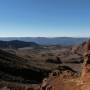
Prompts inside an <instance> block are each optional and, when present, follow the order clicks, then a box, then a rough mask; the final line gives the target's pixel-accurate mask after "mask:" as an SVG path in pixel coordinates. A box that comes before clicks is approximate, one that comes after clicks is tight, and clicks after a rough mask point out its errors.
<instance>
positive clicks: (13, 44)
mask: <svg viewBox="0 0 90 90" xmlns="http://www.w3.org/2000/svg"><path fill="white" fill-rule="evenodd" d="M31 46H38V44H36V43H34V42H25V41H19V40H12V41H0V48H23V47H31Z"/></svg>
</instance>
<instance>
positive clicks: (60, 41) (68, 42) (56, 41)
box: [0, 37, 87, 45]
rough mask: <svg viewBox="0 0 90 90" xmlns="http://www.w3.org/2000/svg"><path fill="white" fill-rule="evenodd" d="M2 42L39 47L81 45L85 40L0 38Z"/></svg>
mask: <svg viewBox="0 0 90 90" xmlns="http://www.w3.org/2000/svg"><path fill="white" fill-rule="evenodd" d="M0 40H2V41H11V40H20V41H24V42H35V43H37V44H40V45H76V44H81V43H83V42H84V41H86V40H87V38H73V37H52V38H51V37H1V38H0Z"/></svg>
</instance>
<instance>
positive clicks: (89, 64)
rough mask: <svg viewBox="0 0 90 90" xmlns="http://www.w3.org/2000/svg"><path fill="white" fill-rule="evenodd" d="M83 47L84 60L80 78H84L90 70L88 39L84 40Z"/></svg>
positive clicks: (89, 42)
mask: <svg viewBox="0 0 90 90" xmlns="http://www.w3.org/2000/svg"><path fill="white" fill-rule="evenodd" d="M83 49H84V53H83V57H84V62H83V66H82V78H85V77H86V76H87V74H89V72H90V39H89V40H88V41H87V42H86V44H85V45H84V47H83Z"/></svg>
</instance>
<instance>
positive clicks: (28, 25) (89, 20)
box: [0, 0, 90, 37]
mask: <svg viewBox="0 0 90 90" xmlns="http://www.w3.org/2000/svg"><path fill="white" fill-rule="evenodd" d="M4 36H5V37H9V36H10V37H12V36H13V37H15V36H19V37H21V36H22V37H24V36H27V37H28V36H30V37H32V36H34V37H35V36H36V37H37V36H38V37H39V36H41V37H42V36H43V37H46V36H47V37H54V36H56V37H58V36H60V37H62V36H63V37H64V36H69V37H71V36H73V37H89V36H90V0H0V37H4Z"/></svg>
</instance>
